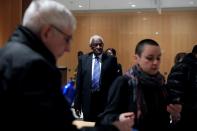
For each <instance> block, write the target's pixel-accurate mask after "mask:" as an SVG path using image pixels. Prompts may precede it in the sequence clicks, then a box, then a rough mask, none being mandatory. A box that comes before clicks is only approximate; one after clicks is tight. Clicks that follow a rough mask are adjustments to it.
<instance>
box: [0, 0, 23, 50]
mask: <svg viewBox="0 0 197 131" xmlns="http://www.w3.org/2000/svg"><path fill="white" fill-rule="evenodd" d="M21 7H22V1H21V0H0V47H3V46H4V44H5V42H6V41H7V40H8V38H9V36H10V35H11V34H12V32H13V31H14V30H15V28H16V26H17V25H18V24H19V23H20V20H21V14H22V10H21Z"/></svg>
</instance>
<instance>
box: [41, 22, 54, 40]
mask: <svg viewBox="0 0 197 131" xmlns="http://www.w3.org/2000/svg"><path fill="white" fill-rule="evenodd" d="M51 29H52V28H51V27H50V26H49V25H46V26H43V27H42V29H41V31H40V37H41V40H42V41H43V42H44V43H46V42H47V41H48V38H49V37H50V33H51V32H50V31H51Z"/></svg>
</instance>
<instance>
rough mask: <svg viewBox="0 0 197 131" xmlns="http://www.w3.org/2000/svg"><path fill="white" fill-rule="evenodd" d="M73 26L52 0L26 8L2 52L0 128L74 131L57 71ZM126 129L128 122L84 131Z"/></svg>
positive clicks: (68, 15)
mask: <svg viewBox="0 0 197 131" xmlns="http://www.w3.org/2000/svg"><path fill="white" fill-rule="evenodd" d="M75 23H76V22H75V18H74V17H73V15H72V13H71V12H70V11H69V10H68V9H67V8H65V7H64V6H63V5H61V4H59V3H57V2H55V1H52V0H35V1H32V3H31V4H30V6H29V7H28V8H27V10H26V11H25V14H24V18H23V21H22V25H20V26H19V27H18V28H17V29H16V31H15V32H14V33H13V34H12V36H11V37H10V39H9V41H8V42H7V44H6V45H5V47H4V48H2V49H0V105H1V107H0V121H1V126H0V129H1V130H9V129H10V130H13V129H15V130H19V129H20V130H29V129H31V130H58V131H74V130H77V129H76V127H75V126H74V125H72V122H73V121H74V117H73V115H72V112H71V110H70V107H69V105H68V102H67V101H66V100H65V99H64V96H63V93H62V90H61V73H60V71H59V70H58V68H57V67H56V61H57V59H58V58H59V57H60V56H62V55H63V53H64V52H65V51H69V50H70V45H71V43H70V42H71V39H72V34H73V31H74V29H75V25H76V24H75ZM130 126H132V120H131V119H130V120H127V121H125V122H118V121H116V122H115V123H111V124H110V125H107V126H99V127H94V128H89V129H83V130H96V131H99V130H102V131H103V130H106V131H108V130H111V131H114V130H117V129H120V130H125V129H127V130H129V129H130ZM116 127H117V128H116Z"/></svg>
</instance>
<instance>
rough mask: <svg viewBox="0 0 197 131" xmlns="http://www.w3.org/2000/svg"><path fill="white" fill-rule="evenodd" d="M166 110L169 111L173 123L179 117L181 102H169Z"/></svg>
mask: <svg viewBox="0 0 197 131" xmlns="http://www.w3.org/2000/svg"><path fill="white" fill-rule="evenodd" d="M167 111H168V112H169V113H170V117H171V120H172V122H173V123H176V122H178V121H179V120H180V119H181V111H182V105H181V104H169V105H168V106H167Z"/></svg>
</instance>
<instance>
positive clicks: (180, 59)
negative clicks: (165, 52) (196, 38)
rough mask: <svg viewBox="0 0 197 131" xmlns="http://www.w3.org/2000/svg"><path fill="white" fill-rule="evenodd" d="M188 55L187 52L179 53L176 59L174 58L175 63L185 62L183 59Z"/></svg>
mask: <svg viewBox="0 0 197 131" xmlns="http://www.w3.org/2000/svg"><path fill="white" fill-rule="evenodd" d="M186 54H187V53H185V52H179V53H177V54H176V56H175V58H174V63H175V64H176V63H178V62H181V61H182V60H183V58H184V57H185V56H186Z"/></svg>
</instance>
